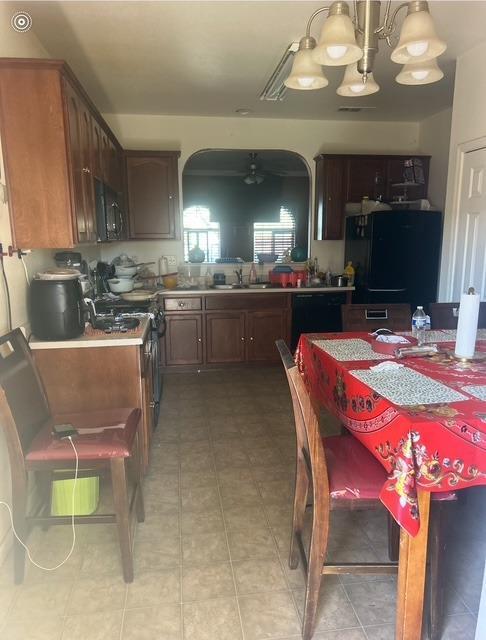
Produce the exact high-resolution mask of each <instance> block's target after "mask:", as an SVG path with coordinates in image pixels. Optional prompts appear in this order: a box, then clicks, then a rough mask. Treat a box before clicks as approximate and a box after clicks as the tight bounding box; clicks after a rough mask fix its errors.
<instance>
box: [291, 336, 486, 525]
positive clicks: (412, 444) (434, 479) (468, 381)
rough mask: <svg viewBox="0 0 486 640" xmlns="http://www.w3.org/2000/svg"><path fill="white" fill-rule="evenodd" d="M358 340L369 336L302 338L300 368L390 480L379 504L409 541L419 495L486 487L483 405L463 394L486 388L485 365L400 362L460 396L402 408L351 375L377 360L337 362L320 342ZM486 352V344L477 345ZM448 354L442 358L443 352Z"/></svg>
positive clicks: (320, 400)
mask: <svg viewBox="0 0 486 640" xmlns="http://www.w3.org/2000/svg"><path fill="white" fill-rule="evenodd" d="M343 338H345V339H347V338H360V339H362V340H365V341H367V342H370V343H371V337H370V336H369V335H368V334H366V333H339V334H330V333H328V334H304V335H302V336H301V338H300V341H299V345H298V348H297V352H296V362H297V364H298V366H299V370H300V372H301V373H302V375H303V378H304V381H305V384H306V386H307V388H308V390H309V392H310V394H311V397H312V399H313V402H314V403H317V404H319V405H321V406H324V407H325V408H327V410H329V411H331V412H332V413H334V414H335V415H336V416H337V417H338V418H339V419H340V420H341V422H342V423H343V424H344V425H345V427H347V429H349V431H351V432H352V433H353V435H354V436H356V438H358V439H359V440H360V441H361V442H362V444H363V445H364V446H366V448H367V449H369V450H370V451H371V452H372V453H373V455H374V456H375V457H376V458H377V459H378V460H379V461H380V462H381V463H382V464H383V466H384V467H385V469H386V470H387V471H388V472H389V479H388V480H387V482H386V483H385V485H384V486H383V490H382V492H381V496H380V498H381V500H382V502H383V504H384V505H385V506H386V507H387V509H388V510H389V511H390V512H391V513H392V515H393V516H394V518H395V519H396V520H397V522H398V523H399V524H400V525H401V526H402V527H404V528H405V529H406V530H407V531H408V532H409V533H410V534H411V535H412V536H414V535H416V534H417V532H418V530H419V528H420V514H419V512H418V506H417V487H418V486H420V487H421V488H422V489H425V490H427V491H432V492H440V491H451V490H457V489H463V488H465V487H470V486H472V485H480V484H483V485H486V402H484V400H481V399H479V398H478V397H474V395H472V394H471V393H469V392H468V391H467V390H465V389H464V388H465V387H468V388H470V387H472V388H473V389H475V390H476V389H477V388H478V387H481V386H483V385H486V361H482V362H473V363H467V364H463V363H460V362H458V361H456V360H454V359H453V358H452V357H451V356H450V355H448V354H447V353H446V352H445V351H446V350H447V349H453V348H454V343H452V342H451V343H441V344H440V348H441V353H439V354H437V355H434V356H432V357H428V358H407V359H402V360H400V363H403V364H404V365H405V366H406V367H409V368H410V369H412V370H414V371H417V372H419V373H421V374H424V375H426V376H428V377H429V378H432V379H434V380H437V381H439V382H441V383H443V384H445V385H446V386H447V387H450V388H452V389H454V390H456V391H459V392H460V393H461V394H463V395H464V396H465V397H466V400H462V401H459V402H450V403H440V404H424V405H414V406H397V405H395V404H393V403H392V402H391V401H390V400H387V399H385V398H383V397H382V396H380V395H378V394H377V393H376V392H374V391H373V390H372V389H370V387H369V386H367V385H366V384H364V383H363V382H361V381H360V380H358V379H357V378H356V377H355V376H353V375H352V374H351V373H350V372H351V371H352V370H356V369H369V367H371V366H374V365H376V364H378V362H380V361H379V360H359V361H356V360H355V361H349V360H347V361H342V360H337V359H335V358H334V357H332V356H331V355H329V354H328V353H327V352H325V351H324V350H323V349H321V348H320V347H319V346H318V344H316V342H315V341H321V340H336V339H343ZM477 344H478V349H479V350H481V351H486V341H481V342H478V343H477ZM442 350H444V351H442Z"/></svg>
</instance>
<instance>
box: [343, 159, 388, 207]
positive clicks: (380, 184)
mask: <svg viewBox="0 0 486 640" xmlns="http://www.w3.org/2000/svg"><path fill="white" fill-rule="evenodd" d="M347 165H348V166H347V176H346V202H361V200H362V199H363V196H368V197H369V199H370V200H377V199H378V198H383V197H384V196H385V192H386V184H385V177H386V158H385V157H384V156H353V157H351V158H349V159H348V162H347Z"/></svg>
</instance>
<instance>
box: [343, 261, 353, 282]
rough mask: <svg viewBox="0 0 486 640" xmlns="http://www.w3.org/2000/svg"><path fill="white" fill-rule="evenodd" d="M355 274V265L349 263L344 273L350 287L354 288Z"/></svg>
mask: <svg viewBox="0 0 486 640" xmlns="http://www.w3.org/2000/svg"><path fill="white" fill-rule="evenodd" d="M354 273H355V271H354V267H353V263H352V262H351V261H349V262H348V264H347V265H346V267H345V269H344V271H343V275H345V276H346V277H347V279H348V287H352V286H353V285H354Z"/></svg>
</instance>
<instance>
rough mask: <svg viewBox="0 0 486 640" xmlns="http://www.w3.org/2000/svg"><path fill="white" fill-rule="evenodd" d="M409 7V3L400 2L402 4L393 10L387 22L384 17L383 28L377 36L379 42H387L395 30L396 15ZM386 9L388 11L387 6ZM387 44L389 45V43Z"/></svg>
mask: <svg viewBox="0 0 486 640" xmlns="http://www.w3.org/2000/svg"><path fill="white" fill-rule="evenodd" d="M388 4H390V3H388ZM409 5H410V3H409V2H402V4H400V5H398V7H397V8H396V9H395V11H394V12H393V14H392V17H391V19H390V20H389V21H388V16H386V17H385V21H384V23H383V28H382V29H380V35H379V38H380V40H386V41H387V42H388V41H389V38H390V36H391V35H392V34H393V32H394V31H395V29H396V26H397V23H396V19H397V16H398V14H399V13H400V11H401V10H402V9H405V8H408V7H409ZM387 9H388V6H387ZM388 44H389V45H390V43H389V42H388ZM390 46H391V45H390Z"/></svg>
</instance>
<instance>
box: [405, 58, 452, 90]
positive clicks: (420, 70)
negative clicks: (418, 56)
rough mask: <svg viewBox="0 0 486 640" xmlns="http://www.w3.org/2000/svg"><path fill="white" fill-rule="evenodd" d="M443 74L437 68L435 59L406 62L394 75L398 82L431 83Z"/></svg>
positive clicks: (440, 78) (439, 78)
mask: <svg viewBox="0 0 486 640" xmlns="http://www.w3.org/2000/svg"><path fill="white" fill-rule="evenodd" d="M443 77H444V74H443V73H442V71H441V70H440V69H439V66H438V64H437V60H436V59H435V58H434V59H433V60H427V61H426V62H414V63H412V64H406V65H405V66H404V67H403V69H402V70H401V71H400V73H399V74H398V75H397V77H396V81H397V82H398V83H399V84H431V83H432V82H437V81H438V80H442V78H443Z"/></svg>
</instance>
